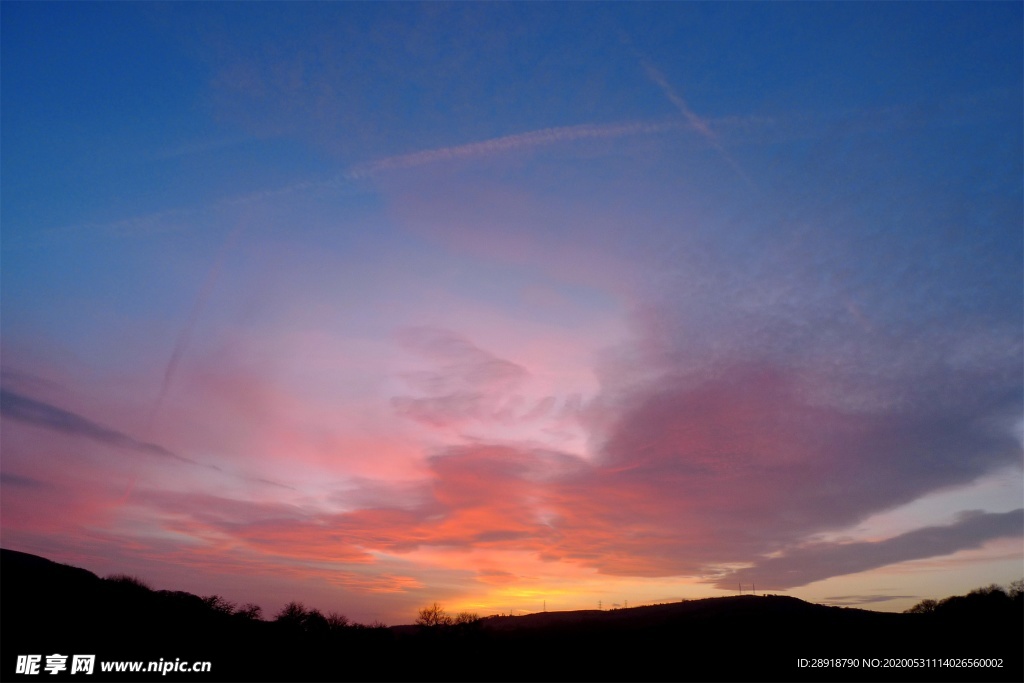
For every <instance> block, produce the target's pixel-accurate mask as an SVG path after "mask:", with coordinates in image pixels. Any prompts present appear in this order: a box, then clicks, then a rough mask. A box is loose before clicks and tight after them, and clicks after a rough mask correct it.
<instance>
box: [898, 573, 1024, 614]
mask: <svg viewBox="0 0 1024 683" xmlns="http://www.w3.org/2000/svg"><path fill="white" fill-rule="evenodd" d="M905 611H906V613H907V614H932V615H936V616H937V617H942V618H961V617H964V616H968V615H975V614H999V613H1002V612H1007V613H1012V614H1016V615H1022V614H1024V579H1017V580H1016V581H1013V582H1012V583H1010V585H1009V586H1008V587H1006V588H1003V587H1002V586H1000V585H998V584H995V583H993V584H990V585H988V586H984V587H982V588H975V589H974V590H972V591H971V592H970V593H968V594H967V595H953V596H950V597H948V598H943V599H942V600H931V599H927V600H922V601H921V602H919V603H917V604H916V605H914V606H913V607H911V608H910V609H908V610H905Z"/></svg>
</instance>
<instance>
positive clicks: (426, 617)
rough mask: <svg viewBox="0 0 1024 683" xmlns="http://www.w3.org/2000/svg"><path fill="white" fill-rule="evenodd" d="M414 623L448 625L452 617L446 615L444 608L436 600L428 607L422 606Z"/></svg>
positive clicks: (433, 626)
mask: <svg viewBox="0 0 1024 683" xmlns="http://www.w3.org/2000/svg"><path fill="white" fill-rule="evenodd" d="M416 623H417V624H418V625H419V626H429V627H431V628H436V627H439V626H450V625H451V623H452V618H451V617H450V616H449V615H448V613H447V612H445V611H444V609H442V608H441V606H440V605H439V604H437V603H436V602H435V603H434V604H433V605H431V606H430V607H424V608H423V609H421V610H420V611H419V614H418V615H417V617H416Z"/></svg>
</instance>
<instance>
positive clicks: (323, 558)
mask: <svg viewBox="0 0 1024 683" xmlns="http://www.w3.org/2000/svg"><path fill="white" fill-rule="evenodd" d="M1022 8H1024V5H1022V4H1021V3H1019V2H1005V3H991V4H986V3H942V4H931V3H870V4H869V3H863V4H862V3H840V4H817V3H814V4H812V3H711V4H701V3H679V4H676V3H659V4H617V3H602V4H586V3H571V4H546V3H529V4H516V3H504V4H492V3H486V4H472V3H465V4H451V5H449V4H434V3H422V4H399V3H380V4H378V3H373V4H355V3H352V4H350V3H317V4H301V3H259V4H257V3H216V4H202V3H176V4H158V3H138V4H134V3H111V4H100V3H75V4H61V3H19V2H3V4H2V6H0V26H2V41H0V49H2V55H0V56H2V60H0V65H2V74H0V75H2V90H0V97H2V102H0V105H2V111H3V117H2V121H0V125H2V176H0V177H2V234H0V248H2V260H0V278H2V279H0V297H2V302H0V303H2V307H0V311H2V326H0V353H2V355H0V361H2V372H3V374H2V393H0V414H2V425H0V429H2V431H0V446H2V451H0V471H2V479H0V481H2V486H0V513H2V514H0V523H2V528H0V544H2V546H3V547H5V548H10V549H15V550H20V551H25V552H30V553H36V554H39V555H43V556H45V557H48V558H50V559H53V560H56V561H59V562H66V563H69V564H74V565H77V566H81V567H85V568H87V569H89V570H91V571H93V572H96V573H98V574H100V575H107V574H110V573H115V572H117V573H128V574H133V575H137V576H139V577H141V578H142V579H144V580H145V581H146V582H147V583H149V584H150V585H151V586H153V587H154V588H166V589H172V590H187V591H191V592H194V593H197V594H200V595H209V594H213V593H218V594H221V595H223V596H225V597H227V598H228V599H231V600H234V601H238V602H254V603H258V604H260V605H261V606H262V607H263V609H264V613H265V615H266V616H271V617H272V616H273V615H274V614H275V613H276V612H277V611H278V610H279V609H280V608H281V607H282V606H283V605H284V604H285V603H286V602H288V601H290V600H300V601H302V602H304V603H305V604H306V605H307V606H308V607H318V608H320V609H321V610H322V611H324V612H327V611H332V610H333V611H338V612H341V613H344V614H346V615H348V616H349V617H350V618H352V619H354V620H357V621H363V622H369V621H371V620H381V621H384V622H386V623H389V624H398V623H410V622H411V621H412V620H413V619H414V618H415V614H416V610H417V608H419V607H421V606H423V605H425V604H429V603H431V602H433V601H437V602H439V603H441V604H442V605H444V606H445V607H447V608H448V609H449V610H451V611H458V610H463V609H465V610H471V611H475V612H478V613H480V614H481V615H485V614H492V613H497V612H504V613H508V612H515V613H524V612H535V611H540V610H541V609H543V607H544V605H545V604H546V606H547V609H548V610H555V609H592V608H596V607H597V606H598V602H599V601H600V602H601V605H602V606H603V607H605V608H609V607H612V606H617V605H624V604H626V603H628V604H629V605H630V606H632V605H640V604H644V603H650V602H662V601H669V600H679V599H682V598H698V597H708V596H716V595H729V594H735V593H736V592H737V590H738V589H739V588H740V587H741V586H742V587H743V589H744V590H745V591H749V590H751V589H752V588H753V586H755V585H756V589H757V591H758V592H772V593H784V594H788V595H794V596H796V597H800V598H803V599H806V600H811V601H815V602H821V603H825V604H836V605H849V606H860V607H867V608H869V609H876V610H896V611H898V610H902V609H905V608H907V607H909V606H910V605H912V604H914V603H916V602H918V601H919V600H921V599H923V598H941V597H944V596H947V595H951V594H956V593H963V592H966V591H968V590H970V589H972V588H975V587H978V586H981V585H987V584H990V583H993V582H994V583H1000V584H1006V583H1009V582H1010V581H1012V580H1014V579H1018V578H1022V577H1024V509H1022V507H1024V477H1022V460H1024V456H1022V441H1024V418H1022V415H1024V344H1022V339H1024V334H1022V330H1024V294H1022V292H1024V266H1022V264H1024V231H1022V225H1024V209H1022V206H1024V199H1022V178H1024V169H1022V159H1024V154H1022V149H1024V113H1022V112H1024V82H1022V81H1024V76H1022V74H1024V57H1022V55H1024V39H1022V31H1024V29H1022V26H1024V16H1022V14H1024V9H1022Z"/></svg>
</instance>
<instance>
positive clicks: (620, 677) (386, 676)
mask: <svg viewBox="0 0 1024 683" xmlns="http://www.w3.org/2000/svg"><path fill="white" fill-rule="evenodd" d="M0 578H2V582H0V605H2V612H0V614H2V624H0V627H2V628H0V645H2V656H0V667H2V668H0V679H2V680H5V681H6V680H26V681H27V680H33V681H40V680H47V681H49V680H91V681H105V680H114V681H118V680H123V681H129V680H131V681H157V680H159V681H177V680H187V681H228V680H234V681H360V680H364V681H523V680H536V681H577V680H578V681H683V680H686V681H988V680H991V681H1021V680H1022V679H1024V666H1022V660H1024V656H1022V655H1024V618H1022V617H1024V609H1022V603H1021V597H1020V595H1016V596H1015V597H1013V598H1011V597H1008V596H1007V595H1006V594H1005V593H1003V592H1001V591H992V590H989V591H987V592H986V591H975V592H973V593H971V594H970V595H967V596H958V597H956V598H948V599H946V600H944V601H941V602H939V603H935V605H936V606H935V608H934V609H931V608H929V609H928V610H927V611H919V612H918V613H913V614H894V613H880V612H872V611H869V610H863V609H854V608H841V607H826V606H823V605H815V604H811V603H808V602H804V601H802V600H799V599H797V598H792V597H786V596H752V595H745V596H736V597H725V598H709V599H704V600H692V601H685V602H680V603H669V604H661V605H649V606H643V607H633V608H628V609H615V610H608V611H598V610H582V611H574V612H542V613H537V614H528V615H523V616H516V617H502V616H495V617H486V618H483V619H479V620H477V621H474V622H471V623H461V624H453V625H450V626H441V627H427V626H414V625H409V626H395V627H391V628H385V627H365V626H360V625H353V624H348V623H346V620H344V619H343V618H338V616H337V615H328V616H324V615H322V614H321V613H320V612H319V611H317V610H315V609H306V608H305V607H303V606H302V605H299V604H297V603H293V604H291V605H289V606H288V608H286V609H285V610H282V612H281V614H280V615H278V616H279V618H277V619H276V620H274V621H265V620H261V619H258V618H255V614H256V613H254V612H252V610H251V609H249V610H248V611H246V610H247V609H248V608H251V607H253V606H251V605H246V606H244V607H241V608H236V606H234V605H233V604H232V603H230V602H227V601H225V600H223V599H222V598H219V597H217V596H209V597H205V598H204V597H200V596H196V595H192V594H190V593H186V592H182V591H167V590H152V589H150V588H149V587H147V586H146V585H145V583H144V582H142V581H141V580H139V579H137V578H135V577H125V576H118V577H109V578H106V579H101V578H99V577H97V576H96V575H95V574H93V573H91V572H88V571H86V570H84V569H79V568H77V567H71V566H68V565H62V564H57V563H55V562H51V561H50V560H46V559H44V558H41V557H37V556H34V555H30V554H27V553H21V552H17V551H12V550H0ZM268 616H270V617H271V618H273V615H268ZM55 653H59V654H63V655H69V656H70V655H74V654H93V655H96V661H97V664H96V667H97V668H96V671H95V673H94V674H93V675H92V676H86V675H83V674H81V673H78V674H74V675H71V674H70V673H69V672H68V671H64V672H60V673H59V674H57V675H50V674H49V673H47V672H45V671H43V670H42V667H40V672H39V673H38V674H36V675H19V674H17V673H16V669H17V659H18V656H19V655H41V656H42V657H43V661H42V663H43V665H45V658H46V656H47V655H52V654H55ZM176 659H177V660H181V661H183V662H194V661H209V662H211V671H210V672H209V673H181V672H178V673H176V672H173V671H171V672H168V673H167V674H166V675H164V674H161V673H160V672H145V671H143V672H138V673H132V674H127V673H120V674H111V673H103V672H101V671H100V668H99V667H100V663H101V662H104V661H106V662H109V661H123V660H127V661H142V662H151V661H152V662H158V661H159V660H163V661H164V662H165V663H167V662H174V661H175V660H176ZM69 662H70V658H69ZM915 662H916V663H915ZM979 662H986V663H1000V664H1001V666H999V667H982V666H978V663H979ZM825 663H827V664H828V666H823V665H824V664H825ZM887 664H889V665H890V666H886V665H887ZM894 664H895V665H897V666H892V665H894ZM900 664H902V665H900ZM922 664H924V665H922Z"/></svg>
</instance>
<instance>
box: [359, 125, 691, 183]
mask: <svg viewBox="0 0 1024 683" xmlns="http://www.w3.org/2000/svg"><path fill="white" fill-rule="evenodd" d="M679 127H680V126H679V123H678V122H675V121H663V122H631V123H618V124H605V125H595V124H581V125H578V126H562V127H558V128H543V129H541V130H534V131H530V132H528V133H517V134H516V135H506V136H503V137H499V138H492V139H490V140H482V141H480V142H470V143H468V144H465V145H455V146H453V147H440V148H437V149H427V150H423V151H421V152H413V153H411V154H402V155H399V156H393V157H386V158H384V159H378V160H376V161H371V162H367V163H365V164H359V165H357V166H354V167H352V168H351V169H350V170H349V171H348V172H347V173H345V178H347V179H355V178H364V177H366V176H371V175H374V174H375V173H379V172H381V171H390V170H393V169H401V168H413V167H416V166H423V165H425V164H432V163H436V162H439V161H448V160H450V159H468V158H473V157H481V156H486V155H490V154H496V153H499V152H505V151H509V150H514V149H524V148H529V147H540V146H542V145H550V144H554V143H557V142H570V141H572V140H584V139H588V138H618V137H624V136H627V135H644V134H649V133H660V132H662V131H666V130H671V129H673V128H679Z"/></svg>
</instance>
